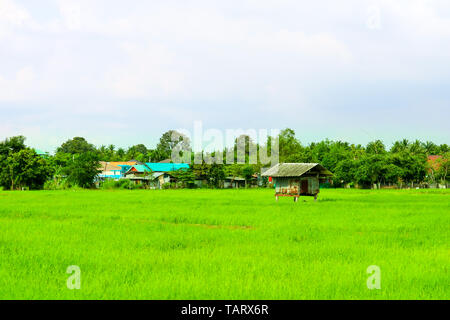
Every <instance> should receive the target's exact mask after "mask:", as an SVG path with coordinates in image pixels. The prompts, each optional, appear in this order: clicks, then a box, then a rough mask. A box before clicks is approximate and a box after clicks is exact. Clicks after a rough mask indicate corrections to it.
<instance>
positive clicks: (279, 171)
mask: <svg viewBox="0 0 450 320" xmlns="http://www.w3.org/2000/svg"><path fill="white" fill-rule="evenodd" d="M332 175H333V173H331V172H330V171H329V170H328V169H326V168H325V167H323V166H322V165H320V164H318V163H279V164H277V165H275V166H274V167H272V168H270V169H269V170H267V171H265V172H264V173H263V174H262V176H265V177H269V181H270V182H273V183H274V186H275V199H276V200H277V201H278V197H293V198H294V201H295V202H297V201H298V198H299V197H300V196H313V197H314V200H317V195H318V194H319V191H320V190H319V184H320V183H321V182H324V181H325V180H327V179H328V178H329V177H331V176H332Z"/></svg>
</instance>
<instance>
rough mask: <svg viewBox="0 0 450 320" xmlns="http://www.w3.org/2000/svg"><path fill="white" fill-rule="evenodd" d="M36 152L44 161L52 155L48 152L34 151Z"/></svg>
mask: <svg viewBox="0 0 450 320" xmlns="http://www.w3.org/2000/svg"><path fill="white" fill-rule="evenodd" d="M34 152H36V154H37V155H38V156H40V157H42V158H44V159H48V158H49V157H50V154H49V153H48V152H46V151H42V150H39V149H34Z"/></svg>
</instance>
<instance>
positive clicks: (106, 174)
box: [98, 161, 122, 180]
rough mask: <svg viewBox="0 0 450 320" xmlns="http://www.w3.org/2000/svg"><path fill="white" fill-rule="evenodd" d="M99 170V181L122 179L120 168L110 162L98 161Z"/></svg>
mask: <svg viewBox="0 0 450 320" xmlns="http://www.w3.org/2000/svg"><path fill="white" fill-rule="evenodd" d="M99 170H101V172H100V173H99V175H98V177H99V179H100V180H105V179H114V180H119V179H120V178H121V177H122V173H121V172H122V168H121V167H119V166H116V165H114V164H112V163H110V162H105V161H100V167H99Z"/></svg>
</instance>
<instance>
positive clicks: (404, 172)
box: [0, 128, 450, 190]
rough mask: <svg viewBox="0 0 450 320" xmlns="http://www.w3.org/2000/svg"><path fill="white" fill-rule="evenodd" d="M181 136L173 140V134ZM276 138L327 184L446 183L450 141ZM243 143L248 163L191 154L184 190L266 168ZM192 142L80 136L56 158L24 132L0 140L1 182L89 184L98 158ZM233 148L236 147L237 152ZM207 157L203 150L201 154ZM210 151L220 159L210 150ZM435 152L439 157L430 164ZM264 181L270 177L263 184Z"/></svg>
mask: <svg viewBox="0 0 450 320" xmlns="http://www.w3.org/2000/svg"><path fill="white" fill-rule="evenodd" d="M174 136H177V137H178V139H177V140H175V141H174V139H173V137H174ZM274 138H277V139H276V140H277V142H278V147H279V151H278V156H279V161H280V162H285V163H292V162H314V163H321V164H322V165H323V166H325V167H326V168H327V169H329V170H330V171H332V172H333V173H334V177H333V178H332V180H331V181H330V186H333V187H344V186H347V187H352V186H353V187H360V188H374V187H380V186H382V185H392V186H397V187H405V186H408V187H414V186H419V185H423V186H425V185H430V184H437V183H442V184H446V183H448V179H449V178H448V167H449V164H450V161H449V157H450V148H449V146H448V145H447V144H441V145H438V144H435V143H433V142H429V141H427V142H421V141H419V140H416V141H408V140H406V139H404V140H399V141H396V142H395V143H394V144H393V145H392V146H391V147H390V148H389V149H388V148H387V147H386V146H385V144H384V143H383V142H382V141H381V140H376V141H372V142H369V143H368V144H367V145H366V146H363V145H360V144H357V145H355V144H351V143H348V142H343V141H331V140H328V139H327V140H324V141H320V142H314V143H310V144H308V145H303V144H302V143H301V142H300V141H299V140H298V139H297V138H296V135H295V132H294V130H292V129H289V128H288V129H284V130H282V131H281V132H280V134H279V135H278V136H277V137H268V139H267V141H266V143H265V145H264V147H265V148H267V149H268V150H269V153H270V152H271V151H270V148H271V145H272V141H273V139H274ZM239 141H244V142H245V163H242V164H236V163H234V164H225V163H226V157H227V156H228V157H229V156H230V150H229V149H230V148H227V149H224V150H223V151H217V152H222V155H223V157H222V158H223V161H224V162H223V163H224V164H220V163H219V164H217V163H214V164H208V163H207V162H206V161H202V162H201V163H197V162H195V163H194V159H195V157H196V156H197V154H196V153H194V152H191V154H190V155H188V157H187V158H188V159H190V163H191V168H190V169H189V170H180V171H178V172H174V173H173V175H174V176H175V177H176V178H177V180H179V181H180V183H181V186H182V187H194V186H195V184H194V181H195V180H204V181H206V182H207V184H208V185H209V186H210V187H220V186H221V183H222V182H223V180H224V179H225V177H228V176H231V177H243V178H245V180H246V182H249V181H250V180H251V179H252V177H253V176H254V175H255V174H258V173H260V172H261V168H263V167H267V166H268V164H267V163H262V162H261V159H260V158H259V156H258V157H257V161H256V163H251V162H250V161H249V157H250V149H251V148H252V146H253V147H255V150H259V149H260V148H261V147H263V146H260V145H259V144H258V143H255V142H253V141H252V139H251V138H250V137H249V136H241V137H239V138H237V139H236V140H235V145H234V147H231V156H233V155H234V158H235V159H233V160H237V158H238V151H237V149H238V143H239ZM180 142H182V143H185V144H187V145H188V144H189V143H190V141H189V139H188V138H187V137H185V136H183V135H182V134H179V133H177V132H176V131H173V130H170V131H168V132H166V133H164V134H163V135H162V136H161V138H160V140H159V143H158V144H157V146H156V148H154V149H150V148H147V147H146V146H145V145H144V144H137V145H134V146H131V147H129V148H127V149H123V148H116V147H115V146H114V145H109V146H100V147H96V146H94V145H93V144H91V143H89V142H88V141H87V140H86V139H85V138H82V137H75V138H73V139H70V140H68V141H66V142H64V143H63V144H62V145H61V146H59V147H58V148H57V149H56V152H55V154H54V155H52V156H48V157H42V156H39V155H37V154H36V152H35V151H34V149H32V148H30V147H28V146H26V144H25V137H23V136H16V137H11V138H7V139H5V140H4V141H2V142H0V187H2V188H3V189H4V190H21V189H24V188H27V189H42V188H47V189H58V188H69V187H81V188H91V187H93V185H94V182H95V180H96V177H97V175H98V174H99V172H100V170H99V167H100V164H99V162H100V161H108V162H111V161H128V160H132V159H133V160H136V161H140V162H159V161H162V160H166V159H170V158H171V156H172V153H173V150H174V148H175V147H176V145H177V143H180ZM233 148H234V150H233ZM201 153H202V154H206V152H201ZM209 155H210V156H213V157H214V156H216V154H215V153H214V152H213V153H211V154H209ZM430 155H433V156H438V157H435V159H434V160H433V161H432V162H430V161H428V157H429V156H430ZM265 182H267V181H265Z"/></svg>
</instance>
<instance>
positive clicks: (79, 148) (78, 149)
mask: <svg viewBox="0 0 450 320" xmlns="http://www.w3.org/2000/svg"><path fill="white" fill-rule="evenodd" d="M95 151H96V149H95V147H94V145H93V144H90V143H88V142H87V141H86V139H84V138H82V137H75V138H73V139H71V140H67V141H66V142H64V143H63V144H62V145H61V146H60V147H59V148H58V149H56V152H57V153H60V152H62V153H70V154H80V153H86V152H95Z"/></svg>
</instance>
